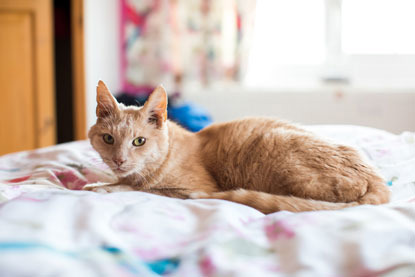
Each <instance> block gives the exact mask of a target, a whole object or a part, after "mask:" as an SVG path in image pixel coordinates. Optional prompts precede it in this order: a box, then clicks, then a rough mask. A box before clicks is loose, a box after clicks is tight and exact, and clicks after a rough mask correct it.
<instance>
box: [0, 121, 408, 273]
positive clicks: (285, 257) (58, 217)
mask: <svg viewBox="0 0 415 277" xmlns="http://www.w3.org/2000/svg"><path fill="white" fill-rule="evenodd" d="M307 128H309V129H310V130H312V131H314V132H316V133H317V134H318V135H320V136H323V137H326V138H327V139H330V140H333V141H336V142H341V143H344V144H349V145H352V146H354V147H356V148H357V149H359V151H361V153H362V154H363V155H364V156H365V157H366V158H367V159H368V160H370V161H371V162H372V163H373V164H374V165H375V166H376V167H377V168H379V170H380V172H381V174H382V175H383V176H384V178H385V180H386V184H385V185H387V186H388V187H389V188H390V190H391V191H392V199H391V203H389V204H386V205H381V206H358V207H353V208H348V209H344V210H338V211H316V212H303V213H290V212H285V211H282V212H277V213H273V214H269V215H266V216H265V215H264V214H262V213H260V212H259V211H257V210H255V209H253V208H250V207H247V206H243V205H240V204H236V203H232V202H228V201H224V200H214V199H203V200H202V199H199V200H180V199H173V198H167V197H163V196H157V195H152V194H148V193H144V192H139V191H134V192H118V193H110V194H99V193H95V192H90V191H83V190H82V188H83V187H84V186H85V185H86V184H93V183H110V182H113V181H114V176H113V175H112V173H111V172H110V170H109V169H108V168H107V167H106V166H105V164H103V163H102V161H101V160H100V158H99V156H98V154H97V153H96V152H94V151H93V150H92V148H91V146H90V144H89V142H88V141H76V142H72V143H67V144H61V145H56V146H52V147H48V148H42V149H36V150H33V151H26V152H20V153H13V154H9V155H5V156H3V157H0V276H160V275H163V276H323V277H324V276H367V277H369V276H403V277H405V276H408V277H409V276H415V133H411V132H405V133H402V134H400V135H394V134H391V133H388V132H385V131H381V130H377V129H371V128H366V127H359V126H345V125H336V126H329V125H322V126H309V127H307Z"/></svg>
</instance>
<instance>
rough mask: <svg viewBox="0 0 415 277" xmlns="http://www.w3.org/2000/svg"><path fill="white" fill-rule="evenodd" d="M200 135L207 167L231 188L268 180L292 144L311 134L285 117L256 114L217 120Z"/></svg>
mask: <svg viewBox="0 0 415 277" xmlns="http://www.w3.org/2000/svg"><path fill="white" fill-rule="evenodd" d="M197 136H198V138H199V139H200V145H201V153H202V157H203V160H204V163H205V165H206V167H207V168H208V170H209V171H210V172H211V174H212V175H214V177H215V178H216V179H217V181H218V183H222V184H226V185H227V189H230V188H233V187H235V188H236V187H243V184H242V183H244V184H246V183H247V181H248V183H250V184H254V183H262V184H266V183H268V182H269V180H270V179H272V176H271V175H273V174H274V173H275V170H274V169H275V168H276V167H278V164H283V163H284V160H285V157H286V155H287V151H290V150H292V149H293V145H292V144H293V143H294V144H297V146H298V145H300V144H301V140H303V139H304V136H305V137H308V136H309V134H308V133H307V132H306V131H304V130H302V129H300V128H298V127H296V126H295V125H292V124H289V123H287V122H285V121H282V120H278V119H274V118H266V117H254V118H245V119H240V120H235V121H230V122H225V123H218V124H213V125H211V126H209V127H207V128H205V129H203V130H202V131H200V132H199V133H197ZM287 141H289V145H288V144H286V143H285V142H287ZM257 173H258V174H257Z"/></svg>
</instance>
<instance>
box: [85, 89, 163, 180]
mask: <svg viewBox="0 0 415 277" xmlns="http://www.w3.org/2000/svg"><path fill="white" fill-rule="evenodd" d="M96 114H97V122H96V124H95V125H94V126H92V127H91V129H90V130H89V133H88V137H89V139H90V141H91V144H92V146H93V148H94V149H95V150H96V151H97V152H98V153H99V154H100V156H101V158H102V159H103V161H104V162H105V163H106V164H107V165H108V166H109V167H110V168H111V169H112V171H113V172H114V174H116V175H117V176H118V177H126V176H128V175H130V174H132V173H136V174H139V175H147V174H148V173H149V171H151V169H155V168H158V166H159V165H160V164H161V163H162V162H163V160H164V158H165V157H166V155H167V152H168V126H167V125H168V124H167V95H166V91H165V90H164V88H163V87H162V86H159V87H157V88H156V89H155V90H154V91H153V93H152V94H151V95H150V97H149V99H148V101H147V102H146V103H145V104H144V106H142V107H135V106H128V107H126V106H124V105H123V104H119V103H118V102H117V100H116V99H115V98H114V97H113V96H112V95H111V93H110V92H109V90H108V89H107V87H106V86H105V84H104V82H102V81H99V83H98V86H97V108H96Z"/></svg>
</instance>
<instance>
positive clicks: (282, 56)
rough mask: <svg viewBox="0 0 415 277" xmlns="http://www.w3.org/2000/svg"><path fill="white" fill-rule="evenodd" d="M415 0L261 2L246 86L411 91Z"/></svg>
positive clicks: (414, 80)
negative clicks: (344, 85)
mask: <svg viewBox="0 0 415 277" xmlns="http://www.w3.org/2000/svg"><path fill="white" fill-rule="evenodd" d="M414 15H415V1H414V0H258V2H257V9H256V19H255V28H254V35H253V41H252V48H251V52H250V57H249V62H248V66H247V72H246V76H245V79H244V83H245V85H246V86H248V87H318V86H321V85H324V84H326V83H327V82H330V81H332V82H340V83H347V84H350V85H352V86H358V87H415V16H414Z"/></svg>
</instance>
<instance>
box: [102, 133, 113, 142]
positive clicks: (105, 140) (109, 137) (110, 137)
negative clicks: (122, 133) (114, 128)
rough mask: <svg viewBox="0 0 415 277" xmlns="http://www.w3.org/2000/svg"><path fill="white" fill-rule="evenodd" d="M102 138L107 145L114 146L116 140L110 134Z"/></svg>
mask: <svg viewBox="0 0 415 277" xmlns="http://www.w3.org/2000/svg"><path fill="white" fill-rule="evenodd" d="M102 138H103V140H104V142H105V143H106V144H114V138H113V137H112V136H111V135H110V134H104V135H103V136H102Z"/></svg>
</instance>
